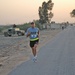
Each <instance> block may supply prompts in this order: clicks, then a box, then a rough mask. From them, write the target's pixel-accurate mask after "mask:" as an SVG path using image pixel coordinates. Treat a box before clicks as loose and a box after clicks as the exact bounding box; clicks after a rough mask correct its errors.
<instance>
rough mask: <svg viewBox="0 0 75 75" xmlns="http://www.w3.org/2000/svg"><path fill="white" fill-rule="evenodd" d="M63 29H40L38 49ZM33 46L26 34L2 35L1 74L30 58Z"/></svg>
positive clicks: (0, 37)
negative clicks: (30, 44)
mask: <svg viewBox="0 0 75 75" xmlns="http://www.w3.org/2000/svg"><path fill="white" fill-rule="evenodd" d="M60 31H61V29H56V30H50V29H47V30H42V31H40V42H39V46H38V51H39V49H40V48H41V47H43V46H44V45H46V44H47V43H48V42H49V41H50V40H51V39H52V38H53V37H55V36H56V34H58V33H59V32H60ZM30 55H32V53H31V48H30V47H29V38H26V36H19V37H18V36H13V37H4V36H3V35H0V75H8V73H9V72H10V71H12V70H13V69H14V68H16V67H17V66H18V65H20V64H22V63H23V62H26V61H27V60H29V59H30Z"/></svg>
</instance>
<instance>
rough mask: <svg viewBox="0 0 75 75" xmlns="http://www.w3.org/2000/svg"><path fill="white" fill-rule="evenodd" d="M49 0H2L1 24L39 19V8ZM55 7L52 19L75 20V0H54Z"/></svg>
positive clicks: (0, 9) (0, 3) (0, 1)
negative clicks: (74, 15)
mask: <svg viewBox="0 0 75 75" xmlns="http://www.w3.org/2000/svg"><path fill="white" fill-rule="evenodd" d="M44 1H45V2H47V1H48V0H0V25H8V24H23V23H26V22H31V21H33V20H38V19H39V15H38V8H39V6H41V5H42V2H44ZM52 2H53V3H54V7H53V10H52V12H53V13H54V17H53V18H52V21H55V22H57V23H61V22H66V21H69V22H71V23H72V22H75V18H71V17H70V12H71V11H72V10H73V9H75V0H52Z"/></svg>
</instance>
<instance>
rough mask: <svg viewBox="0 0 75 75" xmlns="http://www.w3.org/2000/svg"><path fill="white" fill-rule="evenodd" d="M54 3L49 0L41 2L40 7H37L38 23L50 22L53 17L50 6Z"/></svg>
mask: <svg viewBox="0 0 75 75" xmlns="http://www.w3.org/2000/svg"><path fill="white" fill-rule="evenodd" d="M53 5H54V3H52V0H49V1H48V2H47V3H46V2H43V3H42V7H39V18H40V19H39V22H40V23H42V24H43V23H50V21H51V19H52V18H53V16H54V15H53V13H52V8H53Z"/></svg>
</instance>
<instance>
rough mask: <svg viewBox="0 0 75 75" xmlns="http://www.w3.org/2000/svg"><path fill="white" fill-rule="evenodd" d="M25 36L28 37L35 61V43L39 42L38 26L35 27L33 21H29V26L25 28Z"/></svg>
mask: <svg viewBox="0 0 75 75" xmlns="http://www.w3.org/2000/svg"><path fill="white" fill-rule="evenodd" d="M26 36H27V37H30V47H31V49H32V53H33V56H34V57H33V61H34V62H36V61H37V50H36V49H37V45H38V43H39V28H37V27H35V24H34V22H32V23H31V27H30V28H28V29H27V33H26Z"/></svg>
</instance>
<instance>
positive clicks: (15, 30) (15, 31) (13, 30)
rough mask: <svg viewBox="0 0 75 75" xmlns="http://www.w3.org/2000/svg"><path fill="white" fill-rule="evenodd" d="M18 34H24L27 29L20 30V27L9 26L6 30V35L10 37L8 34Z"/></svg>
mask: <svg viewBox="0 0 75 75" xmlns="http://www.w3.org/2000/svg"><path fill="white" fill-rule="evenodd" d="M15 34H17V35H18V36H24V34H25V31H24V30H20V29H19V28H8V29H7V30H6V31H4V36H5V37H8V36H10V37H11V36H13V35H15Z"/></svg>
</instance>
